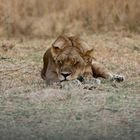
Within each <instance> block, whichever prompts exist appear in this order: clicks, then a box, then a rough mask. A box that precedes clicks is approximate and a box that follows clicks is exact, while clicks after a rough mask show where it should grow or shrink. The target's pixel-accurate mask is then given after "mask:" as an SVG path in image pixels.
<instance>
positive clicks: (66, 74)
mask: <svg viewBox="0 0 140 140" xmlns="http://www.w3.org/2000/svg"><path fill="white" fill-rule="evenodd" d="M70 74H71V72H61V75H63V76H64V77H65V78H66V77H68V76H69V75H70Z"/></svg>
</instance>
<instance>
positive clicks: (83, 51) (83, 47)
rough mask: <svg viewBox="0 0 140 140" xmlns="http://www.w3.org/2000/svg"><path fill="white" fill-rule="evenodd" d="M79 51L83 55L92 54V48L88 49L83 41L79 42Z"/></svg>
mask: <svg viewBox="0 0 140 140" xmlns="http://www.w3.org/2000/svg"><path fill="white" fill-rule="evenodd" d="M79 42H80V45H81V47H80V50H81V52H82V53H83V54H86V53H88V54H89V53H92V52H93V48H92V47H90V46H89V45H88V44H87V43H86V42H85V41H84V40H80V41H79Z"/></svg>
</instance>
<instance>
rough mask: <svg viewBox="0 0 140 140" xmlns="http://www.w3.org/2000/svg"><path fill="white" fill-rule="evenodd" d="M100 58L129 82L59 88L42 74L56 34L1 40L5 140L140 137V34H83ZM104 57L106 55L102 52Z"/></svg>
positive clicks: (0, 129) (1, 132)
mask: <svg viewBox="0 0 140 140" xmlns="http://www.w3.org/2000/svg"><path fill="white" fill-rule="evenodd" d="M83 37H84V38H85V40H87V42H89V44H91V45H92V46H94V48H95V51H96V53H95V56H96V58H97V59H98V60H99V61H100V62H102V63H103V64H105V65H106V66H107V67H108V68H109V69H110V70H112V71H114V73H121V74H124V75H125V77H126V81H125V82H123V83H120V84H116V85H114V84H111V83H110V82H108V81H104V80H102V84H101V86H100V87H99V88H98V89H94V90H92V91H88V90H86V89H84V90H80V89H72V90H58V89H52V88H51V87H48V88H47V87H46V85H45V84H44V82H43V80H42V79H41V78H40V70H41V67H42V56H43V54H44V52H45V50H46V49H47V48H48V47H49V46H50V44H51V43H52V42H53V40H54V39H55V38H52V39H47V40H37V39H35V40H30V41H29V40H21V39H16V40H12V39H9V40H5V39H3V40H2V39H1V41H0V112H1V115H0V139H1V140H9V139H14V140H15V139H18V140H22V139H26V140H38V139H41V140H46V139H49V140H65V139H72V140H77V139H80V140H87V139H91V140H93V139H98V140H102V139H104V140H118V139H119V140H134V139H135V140H139V137H140V103H139V102H140V95H139V93H140V78H139V77H140V35H139V34H132V33H129V32H111V33H105V34H94V35H88V36H86V35H85V36H83ZM100 56H102V57H100Z"/></svg>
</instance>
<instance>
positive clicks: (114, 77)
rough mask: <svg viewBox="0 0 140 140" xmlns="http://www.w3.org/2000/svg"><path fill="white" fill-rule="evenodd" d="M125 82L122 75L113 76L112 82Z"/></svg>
mask: <svg viewBox="0 0 140 140" xmlns="http://www.w3.org/2000/svg"><path fill="white" fill-rule="evenodd" d="M124 80H125V78H124V76H123V75H118V74H114V75H113V77H112V81H117V82H123V81H124Z"/></svg>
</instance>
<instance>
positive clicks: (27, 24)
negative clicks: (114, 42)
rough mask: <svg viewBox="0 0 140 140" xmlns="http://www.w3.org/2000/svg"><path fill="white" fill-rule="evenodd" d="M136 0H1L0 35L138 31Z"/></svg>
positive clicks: (138, 13) (42, 35)
mask: <svg viewBox="0 0 140 140" xmlns="http://www.w3.org/2000/svg"><path fill="white" fill-rule="evenodd" d="M139 8H140V1H139V0H133V1H132V0H86V1H85V0H69V1H67V0H59V1H56V0H54V1H52V0H40V1H37V0H30V1H28V0H24V1H19V0H10V1H8V0H0V17H1V18H0V36H2V37H3V36H6V37H8V38H10V37H13V36H16V37H19V36H20V37H22V36H26V37H31V38H36V37H39V38H47V37H52V36H56V35H58V34H62V33H73V34H78V35H81V34H83V33H85V32H86V33H92V32H98V31H104V32H106V31H108V30H109V31H110V30H113V31H114V30H120V29H123V30H127V31H131V32H139V31H140V30H139V26H140V22H139V16H140V11H139Z"/></svg>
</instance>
